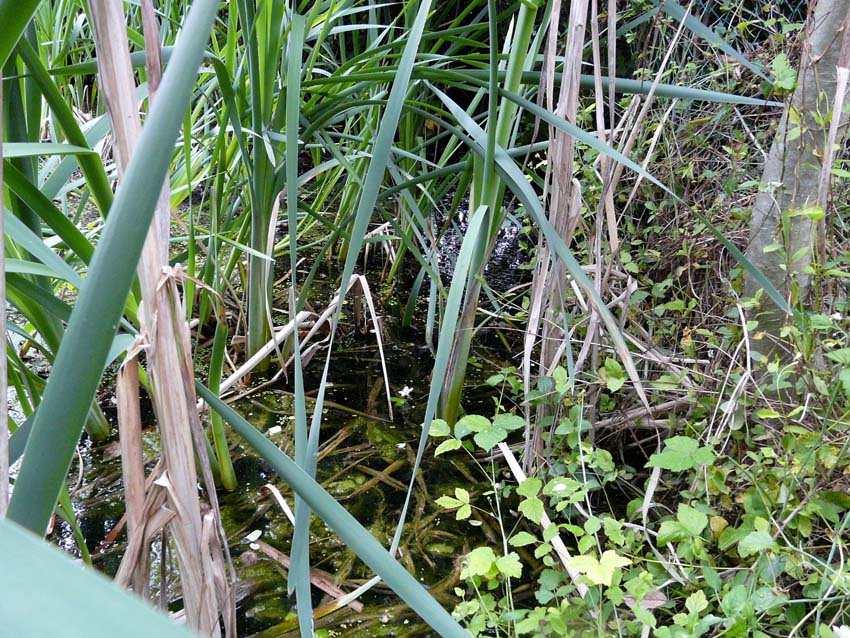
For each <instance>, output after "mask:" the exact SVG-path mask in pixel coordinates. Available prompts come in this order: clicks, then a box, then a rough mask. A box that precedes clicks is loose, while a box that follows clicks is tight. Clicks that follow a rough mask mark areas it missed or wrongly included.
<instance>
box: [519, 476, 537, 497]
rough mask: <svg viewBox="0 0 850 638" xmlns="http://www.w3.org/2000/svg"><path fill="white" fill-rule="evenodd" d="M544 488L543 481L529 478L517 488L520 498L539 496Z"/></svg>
mask: <svg viewBox="0 0 850 638" xmlns="http://www.w3.org/2000/svg"><path fill="white" fill-rule="evenodd" d="M542 487H543V481H541V480H540V479H538V478H527V479H525V480H524V481H523V482H522V483H520V484H519V485H518V486H517V488H516V493H517V494H519V495H520V496H526V497H531V496H537V495H538V494H540V489H541V488H542Z"/></svg>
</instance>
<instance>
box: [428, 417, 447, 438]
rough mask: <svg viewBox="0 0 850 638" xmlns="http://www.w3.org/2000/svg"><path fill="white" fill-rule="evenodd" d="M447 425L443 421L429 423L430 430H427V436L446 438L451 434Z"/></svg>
mask: <svg viewBox="0 0 850 638" xmlns="http://www.w3.org/2000/svg"><path fill="white" fill-rule="evenodd" d="M451 432H452V431H451V428H449V424H448V423H446V422H445V421H443V419H434V420H433V421H431V428H430V429H429V430H428V436H448V435H449V434H451Z"/></svg>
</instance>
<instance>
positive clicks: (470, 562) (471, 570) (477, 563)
mask: <svg viewBox="0 0 850 638" xmlns="http://www.w3.org/2000/svg"><path fill="white" fill-rule="evenodd" d="M464 562H465V565H466V572H467V573H468V574H469V575H471V576H486V575H487V574H488V573H490V570H491V569H493V567H494V566H495V564H496V554H495V553H494V552H493V549H492V548H491V547H476V548H475V549H473V550H472V551H471V552H469V553H468V554H467V555H466V558H465V559H464Z"/></svg>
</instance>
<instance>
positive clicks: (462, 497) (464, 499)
mask: <svg viewBox="0 0 850 638" xmlns="http://www.w3.org/2000/svg"><path fill="white" fill-rule="evenodd" d="M455 498H457V500H459V501H460V502H461V503H469V492H467V491H466V490H465V489H463V488H462V487H456V488H455Z"/></svg>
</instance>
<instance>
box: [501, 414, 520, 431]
mask: <svg viewBox="0 0 850 638" xmlns="http://www.w3.org/2000/svg"><path fill="white" fill-rule="evenodd" d="M493 427H494V428H501V429H502V430H507V431H508V432H513V431H514V430H521V429H522V428H524V427H525V419H524V418H522V417H521V416H518V415H516V414H509V413H507V412H503V413H502V414H497V415H496V416H495V417H493Z"/></svg>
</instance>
